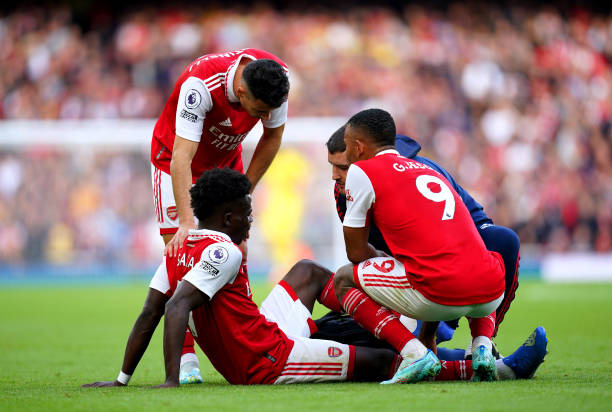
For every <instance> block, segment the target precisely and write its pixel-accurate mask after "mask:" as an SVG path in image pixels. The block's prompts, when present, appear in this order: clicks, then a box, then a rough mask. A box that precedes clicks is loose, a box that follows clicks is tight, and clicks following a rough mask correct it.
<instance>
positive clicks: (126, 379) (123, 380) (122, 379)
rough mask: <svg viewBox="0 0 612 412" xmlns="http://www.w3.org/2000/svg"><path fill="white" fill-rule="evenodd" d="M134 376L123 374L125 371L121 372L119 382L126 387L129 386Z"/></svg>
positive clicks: (118, 377)
mask: <svg viewBox="0 0 612 412" xmlns="http://www.w3.org/2000/svg"><path fill="white" fill-rule="evenodd" d="M131 377H132V375H128V374H127V373H123V371H119V376H117V382H121V383H122V384H124V385H127V384H128V382H129V381H130V378H131Z"/></svg>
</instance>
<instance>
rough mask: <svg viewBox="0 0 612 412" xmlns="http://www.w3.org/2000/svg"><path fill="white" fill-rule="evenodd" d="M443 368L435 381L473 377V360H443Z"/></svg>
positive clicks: (462, 379)
mask: <svg viewBox="0 0 612 412" xmlns="http://www.w3.org/2000/svg"><path fill="white" fill-rule="evenodd" d="M440 363H441V364H442V368H441V369H440V373H439V374H438V376H436V377H435V378H434V380H435V381H469V380H471V379H472V375H473V374H474V371H473V370H472V361H471V360H459V361H444V360H441V361H440Z"/></svg>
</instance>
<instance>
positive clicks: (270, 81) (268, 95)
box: [242, 59, 289, 108]
mask: <svg viewBox="0 0 612 412" xmlns="http://www.w3.org/2000/svg"><path fill="white" fill-rule="evenodd" d="M242 78H243V79H244V81H245V83H246V85H247V87H248V89H249V91H250V92H251V94H252V95H253V97H255V98H256V99H259V100H261V101H262V102H264V103H265V104H267V105H268V106H270V107H274V108H277V107H279V106H280V105H281V104H283V103H284V102H285V101H286V100H287V96H288V95H289V78H288V77H287V72H286V71H285V69H284V68H283V66H281V65H280V64H279V63H277V62H275V61H274V60H271V59H260V60H253V61H251V62H250V63H247V65H246V66H244V70H243V71H242Z"/></svg>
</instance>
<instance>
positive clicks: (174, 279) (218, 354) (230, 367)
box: [166, 230, 294, 385]
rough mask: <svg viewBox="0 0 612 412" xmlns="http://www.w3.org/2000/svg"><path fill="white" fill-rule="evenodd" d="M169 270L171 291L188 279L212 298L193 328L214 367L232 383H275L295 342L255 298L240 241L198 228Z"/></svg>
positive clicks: (191, 323) (195, 317)
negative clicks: (237, 244)
mask: <svg viewBox="0 0 612 412" xmlns="http://www.w3.org/2000/svg"><path fill="white" fill-rule="evenodd" d="M166 269H167V271H168V280H169V282H170V289H171V291H172V293H174V291H175V290H176V288H177V284H178V282H181V281H187V282H189V283H191V284H192V285H194V286H195V287H196V288H198V289H199V290H201V291H202V292H203V293H205V294H206V295H207V296H208V297H209V298H210V300H209V301H208V302H206V303H205V304H203V305H201V306H199V307H198V308H196V309H194V310H193V311H192V313H191V314H192V317H191V318H190V321H189V328H190V329H191V332H192V334H193V337H194V338H195V340H196V342H197V343H198V345H199V346H200V348H202V350H203V351H204V353H205V354H206V356H207V357H208V359H210V361H211V363H212V364H213V366H214V367H215V369H217V371H219V373H221V375H223V377H224V378H225V379H227V381H228V382H229V383H231V384H243V385H244V384H247V385H248V384H271V383H274V381H275V380H276V379H277V378H278V376H279V375H280V373H281V372H282V370H283V367H284V366H285V363H286V361H287V358H288V357H289V354H290V353H291V349H292V348H293V344H294V343H293V341H292V340H291V339H289V338H287V336H286V335H285V334H284V333H283V332H282V331H281V330H280V329H279V327H278V325H277V324H276V323H273V322H268V321H267V320H266V318H265V316H264V315H262V314H261V313H260V312H259V309H258V308H257V305H256V304H255V302H253V299H252V294H251V288H250V285H249V278H248V274H247V268H246V265H243V264H242V252H241V251H240V249H239V248H238V246H236V245H235V244H234V243H232V241H231V239H230V238H229V237H228V236H227V235H226V234H224V233H220V232H216V231H212V230H194V231H191V232H190V235H189V237H188V238H187V242H185V245H184V246H183V247H182V248H181V249H180V250H179V253H178V254H177V256H176V257H174V258H166Z"/></svg>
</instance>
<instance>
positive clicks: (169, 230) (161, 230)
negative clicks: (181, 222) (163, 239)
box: [159, 227, 178, 235]
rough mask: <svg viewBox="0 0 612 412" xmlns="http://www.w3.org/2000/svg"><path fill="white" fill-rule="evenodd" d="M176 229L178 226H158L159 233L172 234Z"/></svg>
mask: <svg viewBox="0 0 612 412" xmlns="http://www.w3.org/2000/svg"><path fill="white" fill-rule="evenodd" d="M177 231H178V227H167V228H160V229H159V234H160V235H173V234H175V233H176V232H177Z"/></svg>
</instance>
